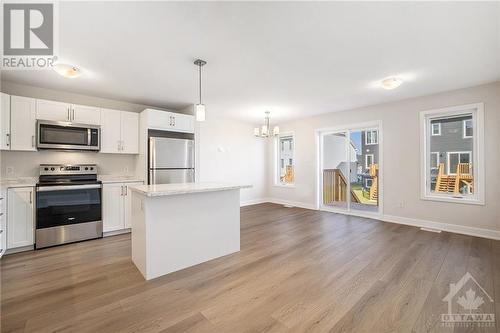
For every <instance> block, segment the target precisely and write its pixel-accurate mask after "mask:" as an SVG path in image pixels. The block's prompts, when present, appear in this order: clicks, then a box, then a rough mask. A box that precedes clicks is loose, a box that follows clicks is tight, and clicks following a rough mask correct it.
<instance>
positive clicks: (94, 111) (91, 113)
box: [71, 105, 101, 125]
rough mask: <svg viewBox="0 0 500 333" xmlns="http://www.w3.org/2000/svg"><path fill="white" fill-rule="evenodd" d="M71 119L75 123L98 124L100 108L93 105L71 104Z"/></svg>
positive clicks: (99, 121)
mask: <svg viewBox="0 0 500 333" xmlns="http://www.w3.org/2000/svg"><path fill="white" fill-rule="evenodd" d="M71 121H72V122H74V123H77V124H88V125H100V124H101V109H100V108H96V107H93V106H85V105H72V106H71Z"/></svg>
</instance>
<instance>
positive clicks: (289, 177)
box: [276, 134, 295, 185]
mask: <svg viewBox="0 0 500 333" xmlns="http://www.w3.org/2000/svg"><path fill="white" fill-rule="evenodd" d="M276 140H277V145H276V147H277V148H278V149H277V159H278V161H279V162H278V164H277V165H278V168H277V180H276V183H277V184H279V185H293V183H294V180H295V179H294V178H295V176H294V151H293V144H294V138H293V135H284V134H283V135H281V136H280V137H278V138H277V139H276Z"/></svg>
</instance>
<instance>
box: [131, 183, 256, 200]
mask: <svg viewBox="0 0 500 333" xmlns="http://www.w3.org/2000/svg"><path fill="white" fill-rule="evenodd" d="M139 186H141V185H139ZM251 187H252V185H227V186H224V185H221V186H220V187H212V188H199V189H179V190H164V191H161V190H159V191H145V190H141V189H139V188H137V187H135V186H131V187H130V190H132V191H134V192H137V193H139V194H141V195H143V196H146V197H149V198H152V197H164V196H173V195H182V194H192V193H205V192H219V191H230V190H240V189H243V188H251Z"/></svg>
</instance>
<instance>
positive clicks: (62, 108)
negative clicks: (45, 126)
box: [36, 99, 71, 121]
mask: <svg viewBox="0 0 500 333" xmlns="http://www.w3.org/2000/svg"><path fill="white" fill-rule="evenodd" d="M36 119H41V120H52V121H71V104H69V103H62V102H54V101H46V100H43V99H37V100H36Z"/></svg>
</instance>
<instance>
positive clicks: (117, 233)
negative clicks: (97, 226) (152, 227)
mask: <svg viewBox="0 0 500 333" xmlns="http://www.w3.org/2000/svg"><path fill="white" fill-rule="evenodd" d="M131 231H132V229H131V228H127V229H120V230H114V231H106V232H103V233H102V237H109V236H116V235H121V234H128V233H130V232H131Z"/></svg>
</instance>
